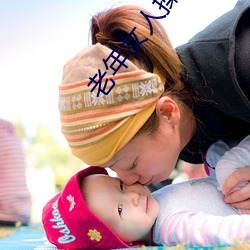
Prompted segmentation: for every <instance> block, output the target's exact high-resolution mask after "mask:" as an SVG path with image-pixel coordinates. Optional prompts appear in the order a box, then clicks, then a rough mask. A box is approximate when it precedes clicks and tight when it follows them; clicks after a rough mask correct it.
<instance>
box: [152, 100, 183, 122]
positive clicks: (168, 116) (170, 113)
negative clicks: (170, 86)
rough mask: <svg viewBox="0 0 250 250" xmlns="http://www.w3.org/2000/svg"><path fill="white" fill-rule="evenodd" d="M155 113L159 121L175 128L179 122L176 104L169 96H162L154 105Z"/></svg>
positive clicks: (178, 111) (178, 110)
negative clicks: (163, 121)
mask: <svg viewBox="0 0 250 250" xmlns="http://www.w3.org/2000/svg"><path fill="white" fill-rule="evenodd" d="M156 113H157V115H158V117H159V118H160V119H163V120H165V121H166V122H168V123H170V124H171V125H173V126H175V125H177V124H178V123H179V122H180V109H179V106H178V104H177V103H176V102H175V101H174V100H173V99H172V98H170V97H169V96H162V97H161V98H160V99H159V100H158V102H157V104H156Z"/></svg>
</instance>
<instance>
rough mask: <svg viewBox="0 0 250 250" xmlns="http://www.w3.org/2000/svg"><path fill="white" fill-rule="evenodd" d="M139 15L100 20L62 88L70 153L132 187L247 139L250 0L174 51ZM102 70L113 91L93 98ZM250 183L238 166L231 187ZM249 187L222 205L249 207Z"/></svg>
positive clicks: (108, 15) (127, 10)
mask: <svg viewBox="0 0 250 250" xmlns="http://www.w3.org/2000/svg"><path fill="white" fill-rule="evenodd" d="M141 10H142V8H139V7H135V6H122V7H118V8H115V9H111V10H108V11H105V12H102V13H100V14H98V15H97V16H94V17H93V18H92V24H91V31H92V42H93V44H94V45H93V46H91V47H89V48H87V49H85V50H83V51H82V52H80V53H79V54H78V55H77V56H76V57H74V58H73V59H71V60H70V61H69V62H68V63H67V64H66V65H65V68H64V76H63V81H62V85H61V86H60V105H59V107H60V111H61V121H62V132H63V133H64V135H65V137H66V139H67V140H68V142H69V144H70V146H71V148H72V152H73V153H74V154H75V155H76V156H78V157H79V158H80V159H82V160H83V161H84V162H85V163H87V164H90V165H99V166H101V167H109V168H111V169H113V170H114V171H116V172H117V173H118V175H119V176H120V178H121V179H122V181H123V182H124V183H126V184H128V185H129V184H132V183H135V182H140V183H141V184H143V185H149V184H151V183H156V182H159V181H162V180H164V179H166V178H168V177H169V175H170V173H171V171H172V170H173V168H174V166H175V164H176V162H177V160H178V158H181V159H183V160H186V161H189V162H193V163H202V162H203V156H204V155H205V153H206V151H207V149H208V147H209V146H210V145H211V144H212V143H214V142H216V141H217V140H219V139H237V140H241V139H243V138H244V137H245V136H247V135H248V134H250V103H249V95H250V91H249V79H250V74H249V70H248V69H249V65H250V49H249V42H247V41H249V37H250V21H249V16H250V15H249V12H250V1H249V0H247V1H245V0H244V1H239V2H238V3H237V4H236V6H235V8H234V9H233V10H232V11H229V12H228V13H226V14H225V15H224V16H222V17H221V18H219V19H217V20H216V21H215V22H214V23H212V24H211V25H210V26H208V27H207V28H206V29H205V30H204V31H202V32H200V33H199V34H197V35H196V36H195V37H194V38H193V39H191V40H190V42H188V43H187V44H185V45H183V46H180V47H178V48H177V50H176V51H177V52H176V51H175V50H174V49H173V47H172V46H171V43H170V41H169V39H168V36H167V34H166V32H165V31H164V29H163V27H162V26H161V25H160V24H159V23H158V22H157V20H156V19H151V20H150V21H151V24H152V27H153V35H150V29H149V23H148V21H147V20H146V18H145V17H144V16H143V15H142V14H141V13H140V11H141ZM142 11H143V12H144V13H148V12H147V11H145V10H142ZM148 15H151V14H149V13H148ZM134 27H136V29H134ZM132 30H134V33H133V34H132V35H130V36H129V34H131V31H132ZM126 38H129V39H128V43H125V42H124V41H125V39H126ZM147 38H148V40H147V41H146V40H145V39H147ZM138 41H139V42H141V43H140V44H139V46H136V45H138ZM143 41H144V42H143ZM114 51H115V52H114ZM113 53H114V54H113ZM135 54H136V56H135ZM110 55H115V56H114V57H113V58H116V59H117V60H118V58H119V61H116V64H115V65H116V66H117V64H118V63H119V62H120V63H121V62H124V61H125V59H126V61H125V65H124V64H123V65H122V67H120V69H119V71H117V73H116V72H114V71H112V69H113V70H114V67H113V66H114V65H113V64H111V62H110V64H107V59H108V58H110ZM105 58H106V61H105ZM105 63H106V64H105ZM116 68H117V67H116ZM97 72H99V78H100V79H101V80H102V81H104V82H105V80H107V81H109V80H110V79H113V80H114V81H115V86H113V85H112V88H113V89H112V91H110V92H109V94H108V95H105V93H107V92H105V90H104V91H103V93H101V95H100V96H99V95H97V96H95V93H96V92H95V91H96V90H95V88H96V86H97V83H98V82H97V81H94V80H95V77H96V75H97ZM104 72H106V73H105V74H104ZM115 73H116V74H115ZM102 77H103V78H102ZM90 80H91V81H90ZM107 81H106V83H107ZM93 82H95V83H96V85H95V86H94V87H93V88H92V89H91V88H90V85H91V84H92V83H93ZM110 82H111V81H110ZM110 82H109V85H107V86H109V87H110V86H111V83H110ZM162 84H164V85H165V86H164V87H163V86H162ZM92 86H93V85H92ZM87 87H89V88H87ZM93 90H95V91H93ZM110 90H111V87H110ZM98 94H99V92H98ZM152 166H154V167H153V168H152ZM249 179H250V167H246V168H244V169H241V170H238V171H236V172H235V173H234V174H232V175H231V176H230V177H229V178H228V180H227V181H226V183H225V190H227V193H229V192H230V190H231V189H233V187H234V186H235V185H237V184H238V183H239V182H242V181H248V180H249ZM249 191H250V185H247V186H246V187H245V188H244V189H241V190H239V191H235V192H234V193H232V194H230V195H228V196H227V197H226V198H225V201H226V202H227V203H233V204H234V206H235V207H237V208H240V209H245V210H246V209H249V211H250V200H249V195H248V193H249Z"/></svg>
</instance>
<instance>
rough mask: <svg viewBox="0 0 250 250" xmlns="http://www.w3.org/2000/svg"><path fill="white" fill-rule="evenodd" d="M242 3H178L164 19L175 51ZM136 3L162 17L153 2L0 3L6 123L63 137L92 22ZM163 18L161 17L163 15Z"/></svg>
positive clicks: (0, 78)
mask: <svg viewBox="0 0 250 250" xmlns="http://www.w3.org/2000/svg"><path fill="white" fill-rule="evenodd" d="M236 2H237V0H178V3H174V4H173V7H172V10H171V12H170V14H169V15H168V16H167V17H166V18H165V19H162V20H160V21H161V23H162V24H163V25H164V27H165V29H166V31H167V33H168V35H169V37H170V40H171V42H172V44H173V46H174V47H176V46H178V45H181V44H183V43H185V42H187V41H188V40H189V39H190V38H191V37H192V36H193V35H195V33H197V32H198V31H200V30H202V29H203V28H205V27H206V26H207V25H208V24H209V23H210V22H211V21H213V20H214V19H216V18H217V17H219V16H220V15H222V14H223V13H225V12H226V11H228V10H230V9H231V8H233V6H234V5H235V3H236ZM125 4H135V5H138V6H141V7H143V8H145V9H147V10H149V11H150V12H151V13H152V14H153V15H155V16H157V15H158V14H159V13H162V12H160V10H158V8H159V7H157V6H158V5H156V4H154V5H153V4H152V0H134V1H133V0H130V1H125V0H124V1H117V0H107V1H105V0H92V1H89V0H43V1H41V0H40V1H39V0H36V1H34V0H9V1H3V0H0V86H1V88H0V118H3V119H6V120H9V121H11V122H15V120H17V119H20V120H21V121H22V123H23V125H24V127H25V129H26V132H27V133H28V134H29V135H34V133H35V132H36V127H37V124H44V125H45V126H47V127H48V129H49V130H50V131H51V132H52V133H53V134H54V135H55V136H58V138H62V135H61V132H60V117H59V111H58V85H59V84H60V83H61V79H62V70H63V65H64V64H65V63H66V62H67V60H69V59H70V58H71V57H73V56H74V55H75V54H77V53H78V52H79V51H81V50H82V49H83V48H85V47H86V46H88V45H90V44H91V41H90V39H89V21H90V19H91V16H92V15H94V14H96V13H98V12H100V11H102V10H104V9H105V8H110V7H115V6H118V5H125ZM158 16H159V15H158Z"/></svg>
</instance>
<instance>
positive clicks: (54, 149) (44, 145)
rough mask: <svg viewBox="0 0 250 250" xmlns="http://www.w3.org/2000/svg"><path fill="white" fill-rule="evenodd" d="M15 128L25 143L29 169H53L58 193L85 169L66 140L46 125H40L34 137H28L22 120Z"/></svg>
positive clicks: (18, 121)
mask: <svg viewBox="0 0 250 250" xmlns="http://www.w3.org/2000/svg"><path fill="white" fill-rule="evenodd" d="M15 127H16V131H17V133H18V135H19V136H20V137H21V138H22V139H23V141H25V143H24V148H25V152H26V159H27V165H28V167H31V168H35V169H41V168H47V167H51V168H52V169H53V172H54V174H55V181H56V188H57V190H58V191H59V190H61V188H62V187H63V186H64V184H65V183H66V182H67V180H68V179H69V178H70V177H71V176H72V175H73V174H74V173H76V172H77V171H79V170H80V169H82V168H84V167H85V166H84V164H83V162H82V161H80V160H79V159H78V158H76V157H75V156H74V155H72V153H71V150H70V148H69V146H68V144H67V143H66V140H59V139H58V138H56V137H55V136H53V135H52V133H51V132H50V130H49V129H48V128H47V127H46V126H45V125H43V124H39V125H38V126H37V130H36V134H35V135H34V136H33V137H28V135H27V133H26V132H25V129H24V126H23V124H22V122H21V120H19V119H18V120H17V121H16V122H15Z"/></svg>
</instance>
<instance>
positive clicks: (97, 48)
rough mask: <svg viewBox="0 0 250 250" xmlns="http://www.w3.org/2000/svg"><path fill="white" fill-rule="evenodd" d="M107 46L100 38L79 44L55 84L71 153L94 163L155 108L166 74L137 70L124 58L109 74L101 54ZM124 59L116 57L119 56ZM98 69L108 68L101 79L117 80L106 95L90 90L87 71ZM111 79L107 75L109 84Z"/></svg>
mask: <svg viewBox="0 0 250 250" xmlns="http://www.w3.org/2000/svg"><path fill="white" fill-rule="evenodd" d="M111 52H112V50H111V49H109V48H107V47H105V46H103V45H101V44H96V45H92V46H90V47H88V48H87V49H85V50H83V51H82V52H80V53H79V54H78V55H77V56H76V57H74V58H73V59H71V60H70V61H69V62H68V63H67V64H66V65H65V67H64V76H63V81H62V84H61V85H60V86H59V94H60V97H59V110H60V115H61V126H62V133H63V134H64V136H65V138H66V139H67V141H68V143H69V145H70V147H71V150H72V153H73V154H74V155H75V156H77V157H78V158H80V159H81V160H82V161H83V162H85V163H86V164H89V165H94V166H97V165H101V164H103V163H105V162H107V161H109V160H110V159H111V158H112V157H113V155H114V154H115V153H116V152H118V151H119V150H120V149H121V148H122V147H123V146H125V145H126V144H127V143H128V142H129V141H130V140H131V139H132V138H133V137H134V135H135V134H136V133H137V132H138V131H139V129H140V128H141V127H142V126H143V125H144V124H145V122H146V121H147V120H148V118H149V117H150V116H151V114H152V113H153V112H154V110H155V106H156V103H157V101H158V99H159V97H160V96H161V95H162V93H163V92H164V83H165V81H164V79H163V80H161V78H160V77H159V75H158V74H154V73H149V72H146V71H144V70H139V69H138V68H137V67H136V66H135V65H134V64H133V63H132V62H131V61H130V60H128V59H126V61H125V64H126V65H127V66H128V67H127V68H125V67H121V68H120V69H119V71H118V72H117V73H116V74H115V75H112V73H113V72H112V71H111V69H110V68H111V67H108V70H107V68H106V66H105V64H104V63H103V60H102V59H105V58H108V56H109V55H110V53H111ZM114 55H116V56H117V54H116V53H114ZM123 59H124V58H123V57H122V56H120V57H119V60H120V61H121V60H123ZM116 63H118V62H116ZM117 65H118V64H117ZM117 65H116V64H114V66H113V68H115V67H117ZM98 69H100V71H101V72H105V71H107V74H106V75H105V77H104V78H103V79H102V85H103V84H104V83H105V81H106V79H110V78H112V79H113V80H114V82H115V85H114V87H113V88H112V89H111V91H110V92H109V93H108V94H107V95H106V94H103V93H102V92H100V94H99V96H97V88H96V89H94V91H92V92H91V89H92V87H93V86H88V84H89V82H90V79H89V77H93V76H94V75H95V74H96V73H97V72H98V71H97V70H98ZM111 84H112V82H111V81H108V83H107V88H109V87H110V85H111Z"/></svg>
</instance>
